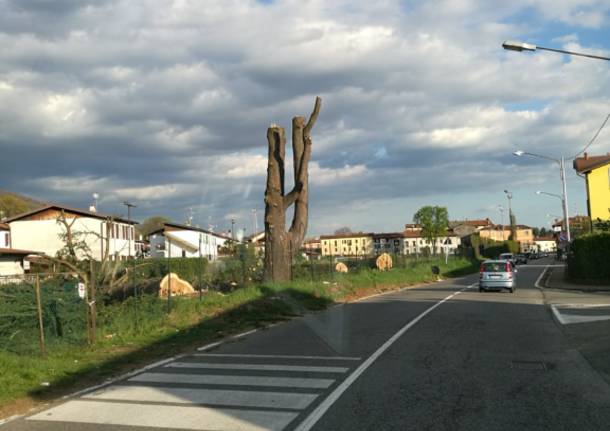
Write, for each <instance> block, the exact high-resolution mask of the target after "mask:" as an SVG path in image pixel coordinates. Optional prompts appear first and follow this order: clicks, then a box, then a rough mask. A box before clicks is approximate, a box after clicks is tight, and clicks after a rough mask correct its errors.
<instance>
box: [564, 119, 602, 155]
mask: <svg viewBox="0 0 610 431" xmlns="http://www.w3.org/2000/svg"><path fill="white" fill-rule="evenodd" d="M608 119H610V114H608V115H606V119H605V120H604V122H603V123H602V125H601V126H600V127H599V129H597V132H596V133H595V135H593V138H591V140H590V141H589V143H588V144H587V145H585V148H583V149H582V150H580V151H579V152H578V153H576V154H575V155H574V156H572V159H575V158H576V157H578V155H579V154H581V153H584V152H585V151H587V148H589V147H590V146H591V144H592V143H593V142H595V140H596V139H597V137H598V136H599V134H600V132H601V131H602V130H603V128H604V127H606V123H607V122H608Z"/></svg>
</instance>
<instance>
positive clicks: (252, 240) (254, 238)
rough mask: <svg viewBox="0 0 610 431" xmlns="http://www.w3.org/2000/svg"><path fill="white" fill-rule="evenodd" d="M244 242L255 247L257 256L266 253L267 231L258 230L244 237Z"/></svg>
mask: <svg viewBox="0 0 610 431" xmlns="http://www.w3.org/2000/svg"><path fill="white" fill-rule="evenodd" d="M244 242H245V243H246V244H251V245H252V246H253V247H254V252H255V254H256V255H257V256H263V255H264V254H265V231H261V232H257V233H255V234H252V235H250V236H248V237H246V238H244Z"/></svg>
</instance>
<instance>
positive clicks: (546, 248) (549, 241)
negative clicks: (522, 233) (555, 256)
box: [534, 236, 557, 253]
mask: <svg viewBox="0 0 610 431" xmlns="http://www.w3.org/2000/svg"><path fill="white" fill-rule="evenodd" d="M534 244H535V248H536V250H535V251H537V252H539V253H554V252H556V251H557V243H556V242H555V238H553V237H552V236H549V237H536V238H534Z"/></svg>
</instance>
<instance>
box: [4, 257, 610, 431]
mask: <svg viewBox="0 0 610 431" xmlns="http://www.w3.org/2000/svg"><path fill="white" fill-rule="evenodd" d="M533 263H534V265H527V266H521V267H520V268H519V274H518V289H517V290H516V291H515V293H513V294H510V293H508V292H487V293H479V292H478V289H476V288H474V287H473V286H474V283H476V280H477V275H472V276H468V277H464V278H461V279H456V280H452V281H444V282H440V283H436V284H433V285H428V286H423V287H420V288H415V289H407V290H403V291H400V292H395V293H391V294H385V295H381V296H377V297H373V298H369V299H367V300H364V301H360V302H356V303H351V304H346V305H339V306H335V307H333V308H331V309H329V310H327V311H325V312H322V313H318V314H313V315H309V316H305V317H303V318H299V319H295V320H293V321H291V322H286V323H282V324H279V325H276V326H273V327H271V328H269V329H267V330H261V331H258V332H256V333H253V334H249V335H247V336H244V337H242V338H240V339H238V340H235V341H234V342H231V343H226V344H223V345H221V346H219V347H216V348H214V349H211V350H206V351H199V352H195V353H193V354H189V355H186V356H183V357H179V358H176V359H174V360H172V361H169V362H167V363H164V364H161V365H159V366H156V367H152V368H150V369H148V370H143V371H142V372H140V373H139V374H136V375H134V376H132V377H130V378H128V379H125V380H123V381H119V382H116V383H114V384H112V385H110V386H107V387H104V388H101V389H98V390H95V391H92V392H89V393H85V394H84V395H81V396H79V397H74V398H72V399H70V400H68V401H67V402H66V401H64V402H62V403H58V404H56V405H55V406H52V407H51V408H48V409H47V410H43V411H40V412H38V413H35V414H32V415H30V416H29V417H26V418H21V419H18V420H15V421H12V422H10V423H8V424H6V425H4V426H2V427H0V431H24V430H32V431H42V430H44V431H59V430H66V431H72V430H83V431H90V430H91V431H93V430H95V431H106V430H119V431H122V430H125V431H127V430H129V431H136V430H162V429H167V430H178V429H197V430H267V429H271V430H283V429H285V430H309V429H311V430H517V429H519V430H526V429H527V430H562V429H566V430H568V429H569V430H572V429H574V428H576V427H577V428H579V429H582V430H602V429H604V430H605V429H609V428H610V387H609V386H608V385H607V383H606V382H605V380H604V379H603V378H602V377H601V375H600V374H599V373H598V372H597V371H595V370H594V369H593V368H592V367H591V366H590V365H589V362H588V361H587V360H586V359H585V358H584V357H583V356H582V355H581V354H580V353H579V351H578V350H577V348H576V347H577V346H576V345H575V344H577V343H575V342H574V339H572V338H571V337H570V336H569V334H568V333H567V332H566V330H565V328H564V325H562V324H561V323H560V322H559V321H558V320H557V315H555V317H554V314H553V313H554V312H553V310H552V308H551V307H550V306H549V305H548V304H547V303H545V293H544V292H542V291H541V290H540V289H538V288H536V287H535V283H536V281H537V280H538V278H539V276H540V275H541V272H542V271H543V269H544V266H543V265H538V263H542V262H540V261H535V262H533ZM553 295H554V296H553V301H561V295H562V294H561V293H557V292H555V293H553ZM567 295H568V296H569V294H567ZM572 296H574V295H573V294H572ZM604 301H605V302H604ZM597 302H598V303H607V304H610V297H609V296H599V297H597ZM562 307H563V306H562ZM556 308H557V307H556ZM558 309H559V310H560V313H564V314H562V315H563V316H564V317H565V316H566V315H567V314H568V313H569V312H570V311H569V310H568V311H566V309H565V307H563V308H561V307H559V308H558ZM555 313H557V310H556V311H555ZM579 313H580V311H579ZM596 313H597V314H596V315H601V314H600V312H599V311H596ZM585 324H586V325H594V324H596V323H595V322H592V323H591V322H589V323H585ZM574 326H576V325H574Z"/></svg>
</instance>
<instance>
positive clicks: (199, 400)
mask: <svg viewBox="0 0 610 431" xmlns="http://www.w3.org/2000/svg"><path fill="white" fill-rule="evenodd" d="M359 363H360V358H355V357H336V356H329V357H325V356H290V355H255V354H243V355H239V354H214V353H195V354H192V355H190V356H182V357H180V358H178V359H176V360H174V361H172V362H169V363H166V364H163V365H161V366H159V367H156V368H151V369H148V370H145V371H143V372H142V373H140V374H137V375H134V376H131V377H129V378H128V379H126V380H123V381H119V382H115V383H114V384H112V385H110V386H107V387H104V388H101V389H98V390H95V391H93V392H90V393H86V394H84V395H81V396H80V397H79V398H76V399H72V400H70V401H68V402H66V403H64V404H61V405H58V406H56V407H53V408H51V409H49V410H46V411H43V412H40V413H38V414H35V415H33V416H30V417H29V418H28V421H29V422H30V423H31V424H32V425H34V424H40V425H42V427H41V428H40V429H45V430H49V431H52V430H54V429H61V426H62V424H66V423H73V424H78V423H81V424H97V425H110V426H126V427H129V426H132V427H149V428H167V429H184V430H206V431H210V430H214V431H225V430H232V431H235V430H239V431H259V430H261V431H262V430H273V431H275V430H277V431H280V430H290V429H293V428H294V427H295V426H297V425H298V423H299V422H300V421H301V420H303V419H304V418H305V417H306V415H307V414H308V412H310V411H311V410H313V409H314V408H315V407H316V405H318V404H319V403H320V402H322V400H323V399H324V398H325V396H326V395H327V394H328V393H329V392H330V391H332V390H333V389H334V388H335V387H336V386H337V385H338V384H339V383H340V382H341V381H342V380H344V379H345V378H346V377H347V376H348V375H349V373H350V371H351V370H353V369H354V368H355V367H356V366H358V365H359ZM54 425H55V428H54V427H53V426H54Z"/></svg>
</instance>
